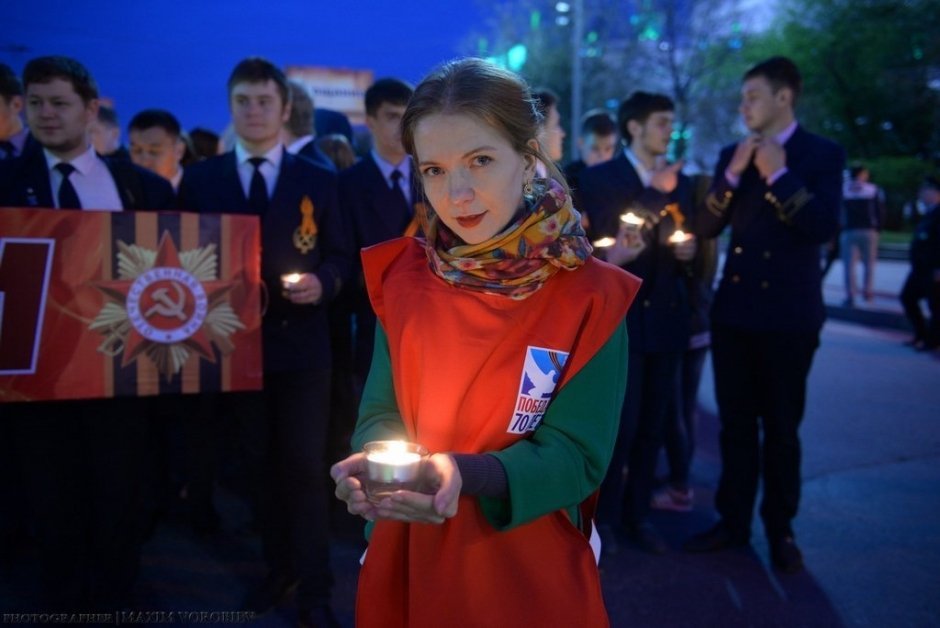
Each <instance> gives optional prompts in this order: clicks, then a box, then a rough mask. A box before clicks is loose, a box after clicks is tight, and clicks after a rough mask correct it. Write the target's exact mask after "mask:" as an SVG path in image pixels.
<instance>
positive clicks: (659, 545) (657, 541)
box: [627, 521, 669, 556]
mask: <svg viewBox="0 0 940 628" xmlns="http://www.w3.org/2000/svg"><path fill="white" fill-rule="evenodd" d="M627 534H629V536H630V538H631V539H633V540H634V542H635V543H636V544H637V545H638V546H639V547H640V549H641V550H643V551H644V552H649V553H650V554H657V555H659V556H661V555H663V554H665V553H666V552H668V551H669V546H668V545H667V544H666V540H665V539H663V536H662V535H661V534H660V533H659V531H658V530H657V529H656V528H655V527H654V526H653V524H652V523H650V522H649V521H641V522H640V523H636V524H633V525H630V526H627Z"/></svg>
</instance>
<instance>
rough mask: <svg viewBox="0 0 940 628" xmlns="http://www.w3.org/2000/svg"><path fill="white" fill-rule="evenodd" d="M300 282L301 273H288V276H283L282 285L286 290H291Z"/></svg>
mask: <svg viewBox="0 0 940 628" xmlns="http://www.w3.org/2000/svg"><path fill="white" fill-rule="evenodd" d="M298 281H300V273H287V274H286V275H281V285H283V286H284V289H285V290H290V289H292V288H293V287H294V286H296V285H297V282H298Z"/></svg>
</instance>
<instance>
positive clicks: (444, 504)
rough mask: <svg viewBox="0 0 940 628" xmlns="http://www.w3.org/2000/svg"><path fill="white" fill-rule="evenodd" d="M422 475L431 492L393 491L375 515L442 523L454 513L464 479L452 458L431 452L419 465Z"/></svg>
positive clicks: (386, 517) (402, 519) (419, 521)
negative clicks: (420, 465)
mask: <svg viewBox="0 0 940 628" xmlns="http://www.w3.org/2000/svg"><path fill="white" fill-rule="evenodd" d="M421 476H422V481H423V484H424V488H425V490H428V491H434V493H433V494H427V493H417V492H414V491H395V492H394V493H392V494H391V495H389V496H388V497H385V498H383V499H382V501H380V502H379V503H378V505H377V506H376V511H375V515H376V518H379V519H393V520H395V521H405V522H408V523H434V524H441V523H444V520H445V519H449V518H450V517H453V516H454V515H456V514H457V501H458V498H459V497H460V487H461V486H462V485H463V480H462V478H461V477H460V471H459V470H458V469H457V464H456V463H455V462H454V459H453V458H452V457H450V456H449V455H448V454H431V456H429V457H428V458H427V460H425V461H424V464H423V465H422V468H421ZM337 490H338V489H337ZM347 503H349V502H347ZM350 512H352V510H350Z"/></svg>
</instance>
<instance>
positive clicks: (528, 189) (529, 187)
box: [522, 181, 535, 198]
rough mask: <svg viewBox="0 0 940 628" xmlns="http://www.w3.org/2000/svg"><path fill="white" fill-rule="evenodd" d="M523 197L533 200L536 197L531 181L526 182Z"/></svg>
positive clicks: (523, 187)
mask: <svg viewBox="0 0 940 628" xmlns="http://www.w3.org/2000/svg"><path fill="white" fill-rule="evenodd" d="M522 195H523V196H525V197H527V198H532V197H533V196H535V188H534V187H532V182H531V181H526V182H525V184H523V186H522Z"/></svg>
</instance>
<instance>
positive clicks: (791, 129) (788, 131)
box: [774, 120, 799, 146]
mask: <svg viewBox="0 0 940 628" xmlns="http://www.w3.org/2000/svg"><path fill="white" fill-rule="evenodd" d="M797 126H799V124H797V121H796V120H794V121H793V122H791V123H790V124H789V125H788V126H787V128H785V129H784V130H782V131H780V133H778V134H777V137H776V138H774V139H776V140H777V143H778V144H780V145H781V146H783V145H784V144H786V143H787V140H789V139H790V138H791V137H793V134H794V133H796V127H797Z"/></svg>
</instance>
